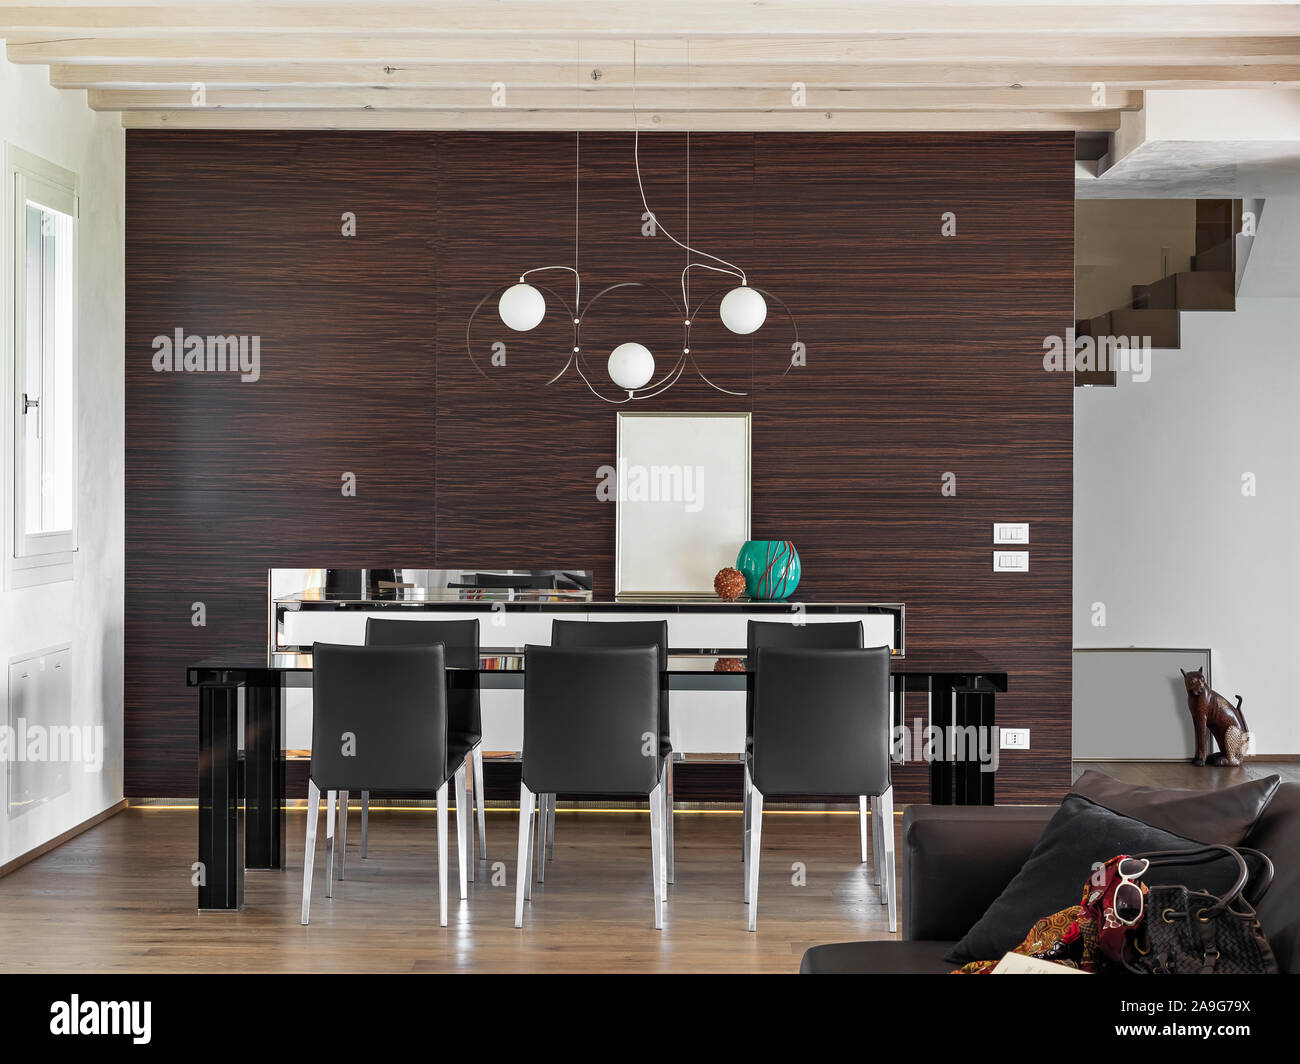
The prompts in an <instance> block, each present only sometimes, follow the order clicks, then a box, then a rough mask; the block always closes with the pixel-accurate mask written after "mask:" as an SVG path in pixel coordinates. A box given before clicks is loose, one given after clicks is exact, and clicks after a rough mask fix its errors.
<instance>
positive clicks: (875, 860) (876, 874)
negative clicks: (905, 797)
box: [870, 794, 885, 905]
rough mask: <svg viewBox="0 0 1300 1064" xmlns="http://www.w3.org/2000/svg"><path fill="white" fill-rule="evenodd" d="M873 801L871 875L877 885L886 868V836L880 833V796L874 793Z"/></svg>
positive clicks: (882, 898) (882, 899) (882, 901)
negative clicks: (882, 870) (882, 871)
mask: <svg viewBox="0 0 1300 1064" xmlns="http://www.w3.org/2000/svg"><path fill="white" fill-rule="evenodd" d="M870 802H871V858H872V860H871V875H872V881H873V882H874V883H875V884H876V886H880V883H881V874H880V872H881V869H882V868H884V861H885V837H884V836H883V835H882V834H881V833H880V796H879V795H878V794H873V795H872V796H871V799H870ZM880 904H881V905H884V904H885V902H884V896H883V895H882V896H881V901H880Z"/></svg>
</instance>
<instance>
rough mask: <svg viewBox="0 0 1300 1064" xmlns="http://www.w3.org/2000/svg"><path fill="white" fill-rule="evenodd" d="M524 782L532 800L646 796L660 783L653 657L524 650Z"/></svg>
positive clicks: (640, 652)
mask: <svg viewBox="0 0 1300 1064" xmlns="http://www.w3.org/2000/svg"><path fill="white" fill-rule="evenodd" d="M525 654H526V663H527V664H526V668H525V670H524V756H523V780H524V783H525V784H526V785H527V787H528V789H529V790H530V791H533V792H534V793H536V794H557V793H565V794H637V795H647V794H649V793H650V792H651V791H652V790H654V787H655V784H656V783H657V782H658V779H659V772H660V768H661V766H662V764H663V759H662V757H661V756H660V741H661V739H662V733H661V732H660V727H659V691H660V667H659V650H658V648H657V647H655V646H652V645H649V644H647V645H645V646H640V647H591V648H588V647H546V646H529V647H527V648H526V650H525Z"/></svg>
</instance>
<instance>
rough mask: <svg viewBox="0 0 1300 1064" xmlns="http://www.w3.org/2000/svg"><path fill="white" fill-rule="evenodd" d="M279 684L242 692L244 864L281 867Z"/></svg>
mask: <svg viewBox="0 0 1300 1064" xmlns="http://www.w3.org/2000/svg"><path fill="white" fill-rule="evenodd" d="M283 725H284V712H283V701H282V699H281V697H280V687H279V685H278V684H277V685H275V686H273V687H271V686H251V687H245V688H244V832H245V840H244V865H245V867H247V868H283V867H284V797H285V794H284V770H285V763H284V751H283V743H282V736H283V734H284V727H283Z"/></svg>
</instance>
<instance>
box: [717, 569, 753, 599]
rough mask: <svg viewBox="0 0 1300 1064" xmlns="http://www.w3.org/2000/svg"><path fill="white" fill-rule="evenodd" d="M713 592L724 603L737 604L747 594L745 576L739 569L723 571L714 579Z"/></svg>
mask: <svg viewBox="0 0 1300 1064" xmlns="http://www.w3.org/2000/svg"><path fill="white" fill-rule="evenodd" d="M713 590H714V591H716V592H717V595H718V598H720V599H722V601H723V602H735V601H736V599H738V598H740V596H741V595H743V594H744V593H745V574H744V573H742V572H741V571H740V570H739V569H721V570H719V571H718V575H717V576H715V577H714V578H713Z"/></svg>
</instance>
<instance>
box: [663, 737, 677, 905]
mask: <svg viewBox="0 0 1300 1064" xmlns="http://www.w3.org/2000/svg"><path fill="white" fill-rule="evenodd" d="M664 783H665V786H664V806H665V812H664V846H665V848H666V849H667V850H668V882H669V883H672V882H674V880H675V877H676V869H675V868H674V863H675V862H674V861H673V842H674V831H673V755H672V754H669V755H668V767H667V768H666V769H665V770H664Z"/></svg>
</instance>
